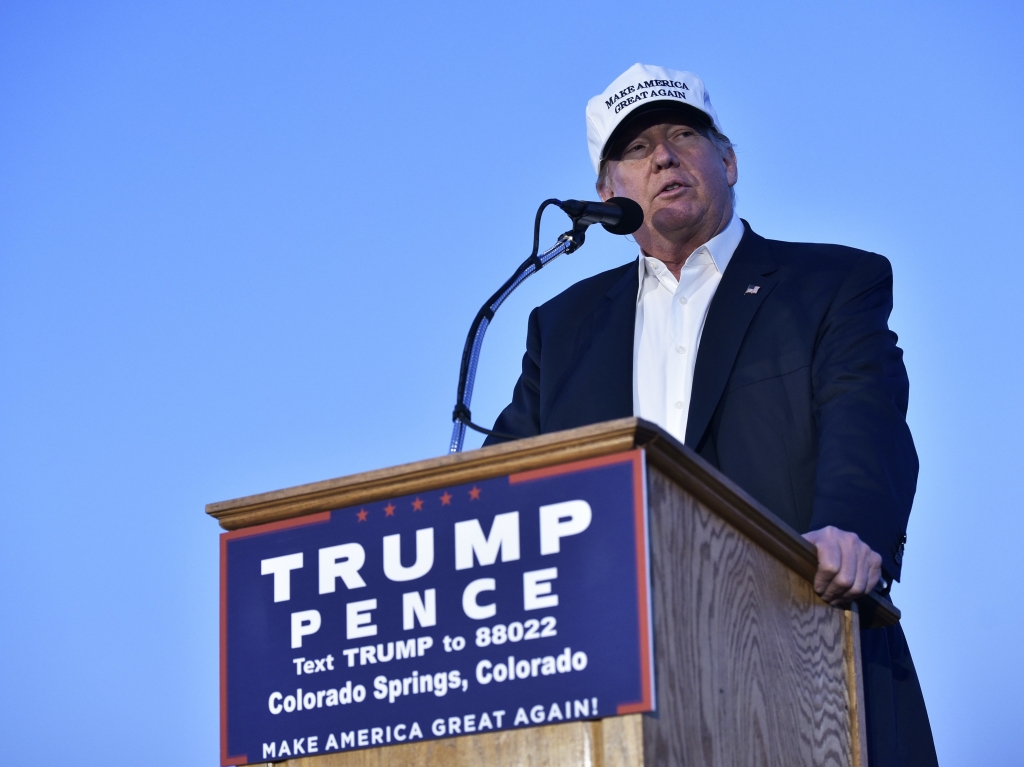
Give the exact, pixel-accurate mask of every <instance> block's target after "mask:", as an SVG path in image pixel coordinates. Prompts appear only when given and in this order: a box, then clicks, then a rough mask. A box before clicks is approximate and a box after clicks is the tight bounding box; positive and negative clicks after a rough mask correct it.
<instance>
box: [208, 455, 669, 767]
mask: <svg viewBox="0 0 1024 767" xmlns="http://www.w3.org/2000/svg"><path fill="white" fill-rule="evenodd" d="M645 486H646V483H645V481H644V461H643V453H642V451H640V450H634V451H630V452H627V453H620V454H617V455H612V456H605V457H602V458H596V459H591V460H586V461H579V462H576V463H571V464H565V465H562V466H556V467H551V468H546V469H541V470H537V471H531V472H524V473H521V474H513V475H510V476H506V477H499V478H496V479H489V480H484V481H480V482H475V483H472V484H467V485H459V486H453V487H448V488H441V489H439V490H432V491H430V492H423V493H419V494H417V495H412V496H405V497H401V498H391V499H387V500H384V501H379V502H375V503H368V504H365V505H363V506H359V507H353V508H346V509H335V510H334V511H329V512H324V513H321V514H312V515H309V516H305V517H300V518H297V519H292V520H287V521H284V522H275V523H271V524H266V525H261V526H258V527H250V528H245V529H243V530H237V531H234V532H229V533H224V534H223V535H222V536H221V763H222V764H224V765H229V764H231V765H233V764H247V763H250V762H263V761H268V760H280V759H288V758H293V757H296V756H307V755H310V754H323V753H332V752H336V751H345V750H351V749H359V748H372V747H379V746H384V745H388V744H396V743H405V742H410V741H411V742H415V741H417V740H426V739H434V738H442V737H451V736H454V735H464V734H469V733H480V732H494V731H498V730H508V729H515V728H519V727H533V726H536V725H540V724H546V723H559V722H567V721H571V720H575V719H592V718H596V717H605V716H612V715H616V714H625V713H635V712H641V711H651V710H653V708H654V676H653V669H652V664H651V658H652V647H651V643H652V633H651V617H650V605H649V594H650V583H649V568H648V542H647V508H646V497H645Z"/></svg>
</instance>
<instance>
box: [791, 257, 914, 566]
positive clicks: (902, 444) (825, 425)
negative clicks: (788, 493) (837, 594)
mask: <svg viewBox="0 0 1024 767" xmlns="http://www.w3.org/2000/svg"><path fill="white" fill-rule="evenodd" d="M891 311H892V269H891V267H890V265H889V261H888V260H887V259H886V258H884V257H882V256H878V255H876V254H873V253H871V254H867V255H865V256H864V257H863V258H861V259H860V260H859V261H858V262H857V264H856V265H855V266H854V268H853V270H852V271H851V272H850V274H849V275H848V276H847V278H846V279H845V280H844V281H843V284H842V285H841V286H840V288H839V290H838V292H837V293H836V296H835V298H834V300H833V302H832V306H831V308H830V309H829V312H828V314H827V315H826V318H825V322H824V323H823V324H822V327H821V330H820V332H819V335H818V340H817V345H816V348H815V353H814V360H813V364H812V382H813V387H814V413H815V418H816V421H817V431H818V464H817V473H816V477H815V488H814V509H813V514H812V519H811V527H810V529H812V530H816V529H819V528H822V527H825V526H827V525H834V526H835V527H837V528H839V529H841V530H849V531H851V532H855V533H857V535H858V536H860V538H861V540H863V541H864V542H865V543H867V544H868V545H869V546H870V547H871V548H872V549H874V550H875V551H877V552H878V553H879V554H880V555H881V556H882V566H883V568H884V569H885V571H886V573H887V574H888V575H889V576H890V577H892V578H895V579H896V580H899V577H900V570H901V566H902V562H903V542H904V541H905V540H906V537H905V533H906V529H907V520H908V518H909V517H910V507H911V505H912V504H913V500H914V492H915V490H916V487H917V472H918V461H917V452H916V450H915V449H914V441H913V439H912V437H911V436H910V429H909V427H908V426H907V421H906V415H907V401H908V396H909V389H910V383H909V381H908V379H907V371H906V368H905V367H904V365H903V352H902V350H901V349H900V348H899V347H898V346H897V345H896V341H897V338H896V334H895V333H893V332H892V331H891V330H889V326H888V320H889V313H890V312H891Z"/></svg>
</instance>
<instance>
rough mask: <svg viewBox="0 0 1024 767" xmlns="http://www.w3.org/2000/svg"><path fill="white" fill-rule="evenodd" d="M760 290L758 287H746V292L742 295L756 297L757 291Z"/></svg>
mask: <svg viewBox="0 0 1024 767" xmlns="http://www.w3.org/2000/svg"><path fill="white" fill-rule="evenodd" d="M760 289H761V286H760V285H747V290H746V292H745V293H744V294H743V295H747V294H749V295H752V296H753V295H756V294H757V291H759V290H760Z"/></svg>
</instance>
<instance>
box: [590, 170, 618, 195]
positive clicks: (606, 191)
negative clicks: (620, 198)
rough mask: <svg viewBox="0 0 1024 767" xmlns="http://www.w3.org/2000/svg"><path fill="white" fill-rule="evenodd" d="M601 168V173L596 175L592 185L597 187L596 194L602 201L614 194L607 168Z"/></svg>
mask: <svg viewBox="0 0 1024 767" xmlns="http://www.w3.org/2000/svg"><path fill="white" fill-rule="evenodd" d="M601 170H602V173H601V174H600V175H599V176H598V177H597V183H596V184H595V185H594V186H595V187H596V188H597V194H598V196H599V197H600V198H601V199H602V200H603V201H607V200H610V199H611V198H612V197H614V196H615V188H614V187H613V186H612V182H611V178H610V176H611V174H610V172H609V168H607V167H604V168H602V169H601Z"/></svg>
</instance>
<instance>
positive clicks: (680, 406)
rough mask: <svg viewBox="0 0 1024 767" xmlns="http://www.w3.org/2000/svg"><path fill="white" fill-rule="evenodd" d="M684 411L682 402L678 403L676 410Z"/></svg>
mask: <svg viewBox="0 0 1024 767" xmlns="http://www.w3.org/2000/svg"><path fill="white" fill-rule="evenodd" d="M682 409H683V403H682V401H680V402H677V403H676V410H682Z"/></svg>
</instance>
